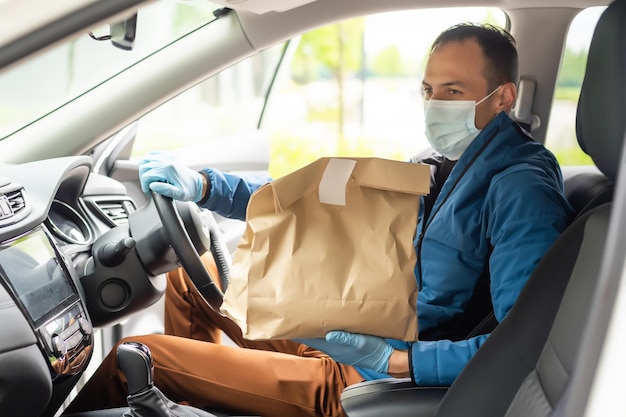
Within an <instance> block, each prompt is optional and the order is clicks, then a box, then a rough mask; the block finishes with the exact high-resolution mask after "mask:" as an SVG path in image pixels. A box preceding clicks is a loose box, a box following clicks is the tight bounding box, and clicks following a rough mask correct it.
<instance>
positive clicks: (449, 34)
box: [430, 23, 519, 91]
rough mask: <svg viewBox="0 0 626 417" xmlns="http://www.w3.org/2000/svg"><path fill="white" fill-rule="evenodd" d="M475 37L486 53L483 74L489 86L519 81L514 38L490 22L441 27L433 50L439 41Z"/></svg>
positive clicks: (492, 87) (490, 87)
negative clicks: (442, 29)
mask: <svg viewBox="0 0 626 417" xmlns="http://www.w3.org/2000/svg"><path fill="white" fill-rule="evenodd" d="M468 39H476V42H477V43H478V45H479V46H480V49H481V50H482V51H483V56H484V57H485V69H484V72H485V78H486V79H487V84H488V87H489V90H490V91H491V90H494V89H495V88H497V87H498V86H499V85H502V84H506V83H513V84H515V85H517V83H518V77H519V74H518V71H519V69H518V60H517V49H516V47H515V39H513V36H511V34H510V33H509V32H507V31H506V30H504V29H502V28H499V27H496V26H493V25H490V24H482V25H478V24H474V23H461V24H458V25H455V26H452V27H450V28H449V29H446V30H445V31H443V32H442V33H441V34H440V35H439V36H438V37H437V39H435V41H434V42H433V45H432V47H431V49H430V52H431V53H432V52H433V51H434V50H435V48H437V47H438V46H439V45H443V44H445V43H448V42H452V41H459V42H463V41H465V40H468Z"/></svg>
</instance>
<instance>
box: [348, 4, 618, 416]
mask: <svg viewBox="0 0 626 417" xmlns="http://www.w3.org/2000/svg"><path fill="white" fill-rule="evenodd" d="M625 87H626V0H616V1H615V2H613V3H612V4H611V5H610V6H609V7H608V8H607V10H606V11H605V12H604V13H603V15H602V16H601V18H600V20H599V21H598V24H597V27H596V29H595V32H594V36H593V39H592V42H591V46H590V50H589V57H588V63H587V69H586V73H585V79H584V81H583V86H582V91H581V95H580V99H579V103H578V112H577V117H576V132H577V136H578V141H579V143H580V146H581V148H582V149H583V150H584V151H585V152H586V153H588V154H589V155H590V156H591V157H592V159H593V161H594V163H595V164H596V166H597V167H598V168H599V169H600V171H601V172H602V173H603V175H604V176H606V178H605V179H602V181H608V182H610V183H614V182H615V180H616V178H617V173H618V168H619V166H620V162H621V155H622V144H623V140H624V137H625V134H626V123H625V121H624V120H625V116H626V94H624V93H625ZM590 175H593V174H590ZM581 183H587V182H586V181H582V182H581ZM591 183H592V184H593V183H595V181H591ZM611 208H612V204H611V203H606V204H601V205H598V206H596V207H593V208H589V209H588V210H586V212H585V213H583V214H582V215H580V216H579V217H578V218H577V219H576V220H575V221H574V222H573V223H572V224H571V225H570V226H569V227H568V228H567V229H566V230H565V231H564V232H563V234H562V235H561V236H560V237H559V238H558V239H557V240H556V242H555V243H554V245H553V246H552V247H551V248H550V250H549V251H548V252H547V253H546V254H545V256H544V258H543V259H542V261H541V262H540V263H539V264H538V266H537V268H536V270H535V272H534V273H533V275H532V276H531V277H530V279H529V280H528V283H527V284H526V286H525V288H524V290H523V291H522V293H521V294H520V296H519V298H518V301H517V302H516V303H515V305H514V306H513V308H512V309H511V311H510V312H509V314H508V315H507V317H506V318H505V319H504V320H503V321H502V323H501V324H500V325H498V326H497V327H496V329H495V330H494V331H493V332H492V334H491V335H490V337H489V338H488V339H487V341H486V342H485V344H484V345H483V346H482V347H481V348H480V349H479V350H478V352H477V353H476V355H475V356H474V357H473V358H472V360H471V361H470V362H469V363H468V364H467V366H466V367H465V369H464V370H463V371H462V372H461V374H460V375H459V376H458V378H457V379H456V380H455V382H454V383H453V384H452V386H451V387H450V388H449V389H447V390H446V389H445V388H429V387H415V386H414V385H413V386H412V387H411V386H410V381H407V380H381V381H369V382H366V383H362V384H357V385H354V386H351V387H348V388H347V389H346V390H345V391H344V392H343V394H342V398H341V401H342V405H343V407H344V410H345V411H346V414H347V415H348V416H349V417H365V416H380V415H385V414H387V415H394V416H396V417H401V416H413V417H415V416H433V415H434V416H436V417H456V416H461V415H462V416H480V417H491V416H493V417H495V416H507V417H516V416H531V417H544V416H550V415H555V414H556V413H560V412H563V410H562V409H561V408H562V407H563V406H564V403H563V401H564V399H565V398H566V395H567V387H568V385H569V383H570V380H571V379H572V375H573V374H574V373H575V372H576V364H577V362H576V360H577V355H578V351H579V347H580V345H581V342H582V340H583V336H584V335H583V332H584V329H585V323H586V319H587V317H588V316H589V311H590V307H591V304H592V303H591V301H592V300H593V297H594V293H595V292H596V287H597V284H598V276H599V272H600V267H601V264H602V258H603V256H602V255H603V253H604V246H605V241H606V237H607V233H608V226H609V220H610V214H611Z"/></svg>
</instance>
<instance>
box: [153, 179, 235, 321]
mask: <svg viewBox="0 0 626 417" xmlns="http://www.w3.org/2000/svg"><path fill="white" fill-rule="evenodd" d="M152 199H153V201H154V205H155V207H156V209H157V212H158V214H159V217H160V218H161V222H162V223H163V228H164V229H165V232H166V234H167V237H166V238H168V239H169V244H170V245H171V246H172V248H173V249H174V252H175V253H176V256H178V260H179V261H180V263H181V264H182V266H183V268H185V271H187V274H188V275H189V278H191V281H192V282H193V284H194V285H195V287H196V289H197V290H198V292H199V293H200V295H201V296H202V297H203V298H204V300H205V301H206V303H207V304H208V305H209V307H211V308H212V309H213V310H214V311H215V312H216V313H218V314H222V313H221V312H220V306H221V305H222V301H223V300H224V293H223V292H222V290H220V288H219V287H218V286H217V285H216V282H217V281H216V280H215V279H216V278H215V277H212V276H211V274H210V273H209V271H207V269H206V268H205V267H204V265H203V263H202V260H201V259H200V255H199V254H198V251H197V250H196V248H195V246H194V245H193V243H192V241H191V238H190V236H189V233H188V232H187V230H186V228H185V224H184V222H183V220H182V218H181V216H180V214H179V213H178V210H177V209H176V204H175V202H174V201H173V200H172V199H171V198H169V197H165V196H162V195H160V194H158V193H155V192H154V191H153V192H152ZM209 229H211V226H209ZM209 234H210V236H211V237H210V239H211V245H210V247H211V248H210V249H211V253H212V254H213V258H214V259H215V262H216V263H217V267H218V271H219V273H220V277H219V279H220V282H221V284H222V288H224V290H226V285H227V284H228V270H227V265H226V262H225V260H224V256H223V254H222V253H221V247H220V246H221V245H219V244H217V242H216V239H217V237H216V236H217V234H216V231H215V230H209Z"/></svg>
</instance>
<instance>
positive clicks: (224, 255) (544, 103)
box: [0, 0, 626, 417]
mask: <svg viewBox="0 0 626 417" xmlns="http://www.w3.org/2000/svg"><path fill="white" fill-rule="evenodd" d="M35 3H37V2H36V0H28V1H27V2H24V3H23V4H24V7H28V6H30V7H32V6H33V5H34V4H35ZM141 3H144V2H142V1H139V0H135V1H124V0H115V1H111V0H109V1H98V0H85V1H83V2H80V4H78V3H77V4H74V5H66V6H63V7H60V6H59V7H57V8H54V10H52V9H51V10H49V12H48V13H41V15H39V13H37V14H36V15H37V16H34V15H33V14H32V13H29V14H28V18H25V17H24V14H25V13H24V10H25V9H24V8H21V7H14V8H7V9H3V5H2V4H1V3H0V16H4V17H0V22H1V23H5V21H6V22H7V25H5V27H4V29H2V32H0V34H6V36H0V76H1V75H2V71H8V70H10V69H12V68H17V67H19V65H20V64H21V63H23V62H26V61H27V60H28V59H29V58H30V57H32V56H34V55H36V54H38V53H41V51H45V50H48V49H50V48H52V47H53V46H54V45H56V44H59V43H62V42H64V41H66V40H67V39H71V38H72V37H75V36H78V35H77V34H84V32H85V31H86V30H87V29H89V28H93V27H95V26H96V25H97V24H103V23H104V22H106V23H109V22H116V23H115V24H112V25H111V26H110V29H111V37H112V38H113V39H108V38H107V41H108V40H111V41H112V42H113V44H114V45H115V46H116V47H117V48H121V49H124V48H126V49H132V47H133V42H134V40H135V39H134V36H135V33H134V28H135V26H134V24H135V23H136V22H134V21H135V20H136V19H137V18H138V17H137V16H139V19H141V13H139V14H136V11H137V8H138V7H140V6H141ZM146 3H150V2H146ZM214 3H217V4H219V5H221V6H223V7H224V8H219V9H216V10H215V11H214V12H213V15H214V16H215V20H214V21H212V22H211V25H208V26H206V27H203V28H202V29H200V30H196V31H193V32H191V33H190V34H188V35H186V36H185V37H184V38H183V39H182V40H181V41H180V45H179V46H178V47H177V50H176V55H175V56H176V59H173V56H172V55H169V54H168V53H167V51H166V50H163V51H159V52H157V53H154V54H152V55H150V56H149V57H147V58H146V59H143V60H141V61H139V62H138V63H136V64H134V65H133V66H132V68H131V69H130V71H129V75H128V76H121V77H110V78H108V79H106V80H104V81H102V83H101V84H100V85H99V86H98V88H93V89H91V90H90V91H87V92H86V93H84V94H81V95H79V96H78V97H76V98H75V99H73V100H71V101H70V102H69V103H66V104H64V105H61V106H59V107H58V108H56V109H55V110H54V112H50V113H49V114H46V115H44V116H42V117H40V118H38V119H37V120H35V121H33V122H32V123H30V124H28V125H26V126H24V127H23V128H20V129H18V130H16V131H15V132H12V133H10V134H8V135H7V136H5V137H4V138H2V140H0V281H1V282H2V285H0V321H1V322H2V323H3V325H2V330H1V332H2V333H1V335H2V337H0V415H1V416H7V417H12V416H19V417H27V416H35V417H117V416H122V415H128V414H125V413H129V412H130V411H129V409H128V408H116V409H109V410H94V411H89V412H82V413H76V414H67V413H64V409H65V407H66V406H67V405H68V404H69V403H70V402H71V399H72V398H73V397H75V396H76V394H77V392H78V391H80V387H81V386H82V384H84V382H85V380H86V379H88V378H89V375H90V373H91V370H92V369H93V368H94V367H97V366H98V363H99V361H100V360H101V359H102V357H103V356H104V355H106V354H107V353H108V350H110V349H111V347H112V346H113V345H114V344H115V342H116V341H117V340H119V339H120V338H121V337H123V336H125V335H127V334H129V333H130V334H132V332H133V331H135V329H133V328H132V327H131V328H130V330H129V327H128V326H129V325H130V324H131V323H133V318H135V319H136V318H137V315H142V314H144V313H145V315H146V316H147V315H148V313H147V312H148V311H150V309H151V308H154V307H157V311H156V313H155V314H159V313H160V311H159V310H158V306H159V303H160V300H161V298H162V296H163V292H164V286H165V278H164V274H165V273H166V272H168V271H171V270H173V269H175V268H178V267H179V266H181V265H182V266H183V267H184V268H185V269H186V270H187V271H188V272H189V275H190V276H191V278H192V280H193V281H194V284H195V285H196V287H197V289H198V290H199V291H200V292H201V293H202V295H203V296H204V298H205V299H206V300H207V302H208V303H209V304H210V305H212V306H214V307H215V308H219V304H220V303H221V299H222V297H223V292H222V290H220V288H222V289H224V290H226V289H227V286H228V269H229V264H230V262H231V261H230V256H231V253H232V247H229V244H228V243H230V240H231V238H230V237H229V238H227V235H228V233H230V232H229V231H228V230H226V227H227V226H226V225H227V224H228V220H227V219H223V218H220V217H219V216H216V215H213V214H212V213H210V212H208V211H206V210H200V209H199V208H198V207H197V206H196V205H195V204H193V203H181V202H173V201H172V200H168V199H165V198H162V197H159V196H158V195H153V196H149V195H147V194H144V193H143V192H142V191H141V189H140V188H139V185H138V181H137V179H136V177H137V163H136V161H133V160H132V159H131V158H130V150H129V147H130V146H131V145H132V140H133V138H134V135H135V134H136V133H137V132H136V130H137V126H136V125H135V124H134V122H135V121H136V120H137V119H138V118H139V117H140V116H141V115H143V114H144V113H146V112H148V111H150V110H153V109H155V108H158V107H159V106H160V105H161V104H163V103H166V102H167V101H169V100H171V99H173V98H174V97H176V96H178V95H180V94H182V93H183V92H184V91H185V90H187V89H189V88H191V87H192V86H193V85H196V84H197V83H199V82H201V81H202V80H205V79H208V78H210V77H212V76H213V75H215V74H218V73H219V72H220V71H222V70H225V69H227V68H229V67H230V66H231V65H233V64H235V63H236V62H239V61H244V60H245V59H247V58H249V57H251V56H254V55H255V54H257V53H258V52H259V51H263V50H266V49H268V48H271V47H273V46H275V45H277V44H279V43H280V42H282V41H284V40H287V39H290V38H293V37H294V36H299V35H300V34H302V33H304V32H306V31H308V30H311V29H313V28H315V27H317V26H320V25H322V24H326V23H329V22H333V21H339V20H342V19H347V18H350V17H355V16H360V15H366V14H372V13H382V12H388V11H395V10H404V9H412V8H422V7H424V8H425V7H443V5H439V4H437V3H436V2H427V1H417V0H393V1H389V2H385V3H384V4H381V3H380V2H375V1H373V0H364V1H361V2H360V3H362V4H360V5H358V6H356V5H354V4H353V3H351V2H346V1H343V2H341V1H336V0H335V1H333V0H313V1H308V0H273V1H264V0H247V1H243V2H233V1H228V0H224V1H214ZM452 3H454V4H452ZM460 3H463V4H464V5H472V3H471V2H460ZM489 3H490V4H491V5H494V6H496V7H500V8H502V9H503V10H505V12H506V14H507V16H508V19H509V21H510V23H511V32H512V34H513V35H514V36H515V37H516V39H517V40H518V42H519V48H520V57H522V59H521V62H520V65H521V74H522V77H521V81H520V88H519V91H520V94H519V97H518V102H517V104H516V108H515V109H514V112H513V116H514V119H516V120H517V121H518V122H519V123H520V124H523V125H524V126H525V127H527V128H528V129H530V130H531V131H532V134H533V136H534V137H535V138H536V139H537V140H538V141H543V139H544V138H545V136H546V129H547V126H546V123H543V122H537V121H538V120H549V118H550V111H551V110H550V106H549V102H550V100H549V98H550V97H551V95H552V93H553V92H552V91H549V90H550V89H549V88H540V87H541V86H542V85H548V86H553V85H554V83H555V77H556V76H555V74H556V73H557V72H558V67H559V62H560V58H561V50H560V49H558V50H557V49H556V48H561V47H562V43H558V45H557V43H551V42H543V43H542V42H541V41H540V39H539V38H538V37H540V36H545V37H550V36H554V37H558V38H562V37H563V36H564V35H563V34H564V33H565V32H566V28H567V26H568V25H569V23H570V22H571V19H572V17H573V16H574V15H575V14H576V13H577V12H578V11H580V10H581V9H584V8H586V7H590V6H607V7H606V9H605V10H604V11H603V12H602V15H601V17H600V19H599V20H598V23H597V25H596V26H595V29H594V31H593V38H592V40H591V44H590V46H589V51H588V57H587V62H586V66H585V72H584V79H583V81H582V86H581V90H580V95H579V97H578V100H577V107H576V116H575V118H574V119H572V120H571V122H570V123H571V125H572V126H573V127H574V129H575V132H576V138H577V140H578V145H579V146H580V149H582V151H583V152H584V153H585V154H587V155H588V156H589V157H590V158H591V160H592V162H593V165H592V166H582V165H581V166H567V167H563V174H564V179H565V191H566V195H567V197H568V199H569V201H570V202H571V204H572V206H573V207H574V209H575V211H576V217H575V219H574V221H573V222H572V224H571V225H570V226H569V227H568V228H567V229H566V230H565V232H564V233H563V234H562V235H561V236H560V237H559V238H558V240H557V241H556V242H555V244H554V245H553V246H552V248H551V249H550V250H549V251H548V252H547V253H546V255H545V256H544V258H543V259H542V261H541V262H540V264H539V265H538V267H537V269H536V270H535V272H534V273H533V275H532V276H531V278H530V279H529V281H528V283H527V284H526V286H525V288H524V290H523V292H522V293H521V295H520V297H519V299H518V301H517V302H516V304H515V305H514V307H513V309H512V310H511V311H510V313H509V314H508V315H507V317H506V318H505V320H504V321H502V322H501V323H500V324H497V326H496V327H495V329H494V330H493V332H492V334H491V335H490V337H489V338H488V340H487V342H486V343H485V344H484V345H483V346H482V347H481V348H480V349H479V350H478V352H477V354H476V355H475V356H474V357H473V358H472V360H471V361H470V362H469V363H468V365H467V366H466V367H465V369H464V370H463V371H462V373H461V374H460V375H459V377H458V378H457V379H456V380H455V382H454V383H453V384H452V385H451V386H450V387H424V386H417V385H415V384H414V383H413V382H412V381H411V379H410V378H405V379H404V378H390V379H383V380H377V381H368V382H363V383H360V384H356V385H353V386H350V387H348V388H347V389H346V390H345V391H344V392H343V394H342V397H341V404H342V407H343V409H344V411H345V413H346V415H348V416H349V417H366V416H380V415H384V414H386V415H390V416H399V417H401V416H459V415H463V416H474V415H475V416H536V417H540V416H583V415H585V416H591V415H593V416H596V415H597V416H599V415H607V414H606V411H607V410H612V411H616V410H624V411H626V400H624V399H623V398H622V397H623V395H619V394H618V395H615V392H614V391H610V390H608V389H606V387H607V386H615V385H617V386H619V383H618V381H616V380H615V378H616V375H620V374H623V371H624V370H625V367H626V364H624V363H623V362H616V361H615V360H614V358H615V356H612V357H609V356H608V355H609V353H610V352H611V348H612V347H613V348H616V349H618V352H619V346H623V339H622V341H621V342H622V343H621V344H620V340H619V339H615V336H614V335H615V334H620V333H621V334H626V333H624V331H623V330H624V329H623V327H613V326H619V324H613V322H615V321H616V320H617V318H616V315H617V313H616V311H617V310H614V308H617V307H618V306H619V305H620V304H619V301H620V298H619V297H618V296H619V294H621V293H620V289H621V287H624V285H623V278H622V275H623V266H624V260H625V257H626V253H625V251H626V242H624V238H623V233H621V231H622V230H624V229H623V227H625V225H624V223H623V222H624V220H625V219H626V195H625V194H624V190H625V187H624V186H622V184H624V183H625V182H624V181H626V178H624V176H625V175H626V173H625V172H624V170H622V169H620V168H621V166H622V164H623V161H624V156H623V142H624V139H625V136H626V122H625V118H624V114H625V113H626V99H625V97H626V94H625V89H626V0H615V1H613V2H609V1H592V2H587V1H583V0H580V1H576V2H573V3H574V4H572V2H566V1H555V2H551V3H550V5H551V6H550V5H547V6H546V5H542V4H540V3H541V2H530V3H528V2H526V3H524V2H509V1H494V2H489ZM535 3H536V4H535ZM553 3H554V4H553ZM455 4H456V3H455V2H451V3H450V4H448V3H446V4H445V6H446V7H447V6H449V5H455ZM546 7H551V10H553V13H552V14H550V15H549V16H550V19H551V20H550V21H546V18H545V17H544V16H543V14H542V13H544V12H546V13H547V11H546V9H545V8H546ZM43 10H44V9H42V11H43ZM4 11H6V13H3V12H4ZM546 15H547V14H546ZM120 22H121V23H120ZM529 22H535V23H534V24H536V25H540V26H541V28H542V30H541V31H539V30H537V33H529V32H528V31H526V32H523V33H522V32H519V31H516V30H517V29H516V28H517V27H525V28H528V25H529ZM516 24H517V25H518V26H516ZM531 26H532V24H531ZM268 27H271V28H272V30H268ZM92 35H93V34H92ZM113 35H115V36H113ZM139 35H140V33H139V32H138V33H137V36H139ZM94 36H95V35H94ZM206 37H210V40H209V41H206V40H204V39H205V38H206ZM532 52H535V53H532ZM546 57H550V58H549V59H548V58H546ZM157 67H158V68H159V71H153V70H152V69H154V68H157ZM537 67H542V68H549V70H546V71H543V72H541V73H537V75H536V76H535V75H533V74H535V73H536V71H533V68H537ZM526 74H530V75H526ZM112 92H114V93H112ZM0 94H1V92H0ZM103 109H106V111H105V112H103V111H102V110H103ZM60 120H63V121H66V123H63V124H60V123H59V121H60ZM85 136H89V137H87V138H85V139H84V140H68V139H67V138H78V137H85ZM24 143H28V146H24ZM257 168H258V167H257V166H256V165H248V166H246V169H248V170H256V169H257ZM85 218H86V220H85ZM68 219H69V220H68ZM237 227H240V225H239V226H237ZM236 230H240V229H235V232H233V233H234V234H235V235H236V234H237V232H236ZM207 231H208V232H207ZM60 237H61V238H60ZM233 239H235V241H236V237H235V238H233ZM227 242H228V243H227ZM207 251H210V252H211V253H212V254H213V256H214V258H215V259H216V260H217V261H218V262H217V263H218V266H219V268H218V269H219V276H218V277H214V278H215V279H217V280H219V282H220V285H219V288H218V286H217V285H215V282H214V281H213V280H214V278H213V277H211V276H210V275H209V274H208V272H207V271H206V270H205V269H204V267H203V266H202V263H201V261H200V259H199V255H201V254H202V253H204V252H207ZM23 277H26V278H27V279H26V280H24V279H23ZM621 291H623V290H621ZM129 318H131V319H129ZM490 320H493V317H486V318H485V323H487V322H489V323H492V321H490ZM485 323H483V325H489V324H485ZM622 325H623V322H622ZM125 326H126V327H125ZM150 330H151V329H147V330H146V329H142V330H141V331H150ZM155 331H159V330H155ZM609 336H610V337H609ZM123 350H124V351H123V352H120V351H118V354H119V355H121V356H120V358H121V359H120V367H121V368H122V370H123V371H124V373H125V374H126V376H127V378H128V384H129V388H130V386H131V384H135V385H137V386H143V385H146V384H148V385H149V384H151V376H150V367H151V366H150V357H149V354H146V352H145V351H144V350H143V349H142V347H141V346H139V345H137V346H125V347H124V349H123ZM131 391H132V389H131ZM154 392H156V393H157V395H156V396H152V397H146V398H145V402H142V403H140V404H134V405H133V407H138V408H137V409H139V410H142V413H143V414H142V413H138V414H130V415H137V416H139V415H141V416H166V415H177V416H178V415H180V416H187V415H188V416H193V415H196V416H201V417H202V416H229V415H233V414H230V413H228V412H227V411H226V412H225V411H224V410H199V409H197V408H194V407H190V406H185V405H179V404H175V403H174V402H172V401H171V400H168V399H167V397H166V396H165V395H164V394H162V393H160V392H159V391H158V387H156V391H153V393H154ZM620 407H621V408H620ZM614 415H619V413H616V414H614Z"/></svg>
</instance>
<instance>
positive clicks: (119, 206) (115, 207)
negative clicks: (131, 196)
mask: <svg viewBox="0 0 626 417" xmlns="http://www.w3.org/2000/svg"><path fill="white" fill-rule="evenodd" d="M96 205H97V206H98V208H99V209H100V211H102V213H103V214H104V215H105V216H106V218H107V219H108V220H109V222H110V223H112V224H111V225H112V226H119V225H122V224H127V223H128V216H129V215H130V213H132V212H133V211H135V205H134V204H133V203H132V202H131V201H127V200H125V201H98V202H96Z"/></svg>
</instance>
